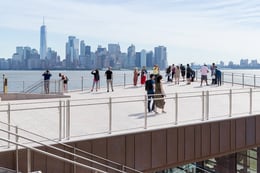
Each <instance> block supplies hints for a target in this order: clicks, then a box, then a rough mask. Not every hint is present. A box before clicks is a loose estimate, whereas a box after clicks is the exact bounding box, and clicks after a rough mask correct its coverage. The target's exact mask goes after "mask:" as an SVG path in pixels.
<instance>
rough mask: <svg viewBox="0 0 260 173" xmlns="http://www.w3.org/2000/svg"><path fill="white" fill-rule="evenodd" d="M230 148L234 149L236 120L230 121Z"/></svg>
mask: <svg viewBox="0 0 260 173" xmlns="http://www.w3.org/2000/svg"><path fill="white" fill-rule="evenodd" d="M230 139H231V140H230V148H231V150H234V149H236V120H231V121H230Z"/></svg>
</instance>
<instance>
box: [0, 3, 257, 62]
mask: <svg viewBox="0 0 260 173" xmlns="http://www.w3.org/2000/svg"><path fill="white" fill-rule="evenodd" d="M28 4H30V5H28ZM0 8H1V16H0V19H1V21H2V22H1V23H0V31H1V32H0V36H1V38H2V39H1V43H0V46H1V48H2V49H1V50H0V57H1V58H11V57H12V54H13V53H14V52H15V48H16V46H30V47H35V48H36V49H38V50H40V34H39V26H41V25H42V18H43V16H44V17H45V25H46V26H47V35H48V36H47V46H48V47H51V48H52V49H54V50H56V51H57V52H58V54H59V55H60V56H61V58H62V59H64V58H65V43H66V41H67V38H68V36H69V35H75V36H76V37H78V38H81V39H82V40H85V42H86V44H88V45H91V46H92V47H93V49H95V48H96V47H98V45H107V44H108V43H119V44H120V45H121V50H122V51H126V50H127V47H128V46H129V45H130V44H134V45H135V46H136V49H137V51H140V50H141V49H146V50H150V48H152V47H154V46H159V45H165V46H166V47H167V53H168V55H167V57H168V62H169V64H171V63H176V64H177V63H190V62H195V63H204V62H206V63H210V62H219V61H220V60H223V61H224V62H225V63H228V61H234V62H235V63H238V62H239V61H240V59H245V58H248V59H257V60H258V61H259V59H260V49H259V48H258V46H259V45H260V40H259V38H260V12H259V11H260V9H259V8H260V2H259V1H257V0H251V1H245V0H229V1H225V0H215V1H206V0H197V1H192V0H162V1H157V0H149V1H148V0H142V1H138V0H131V1H130V0H124V1H123V0H108V1H101V0H95V1H92V0H86V1H83V0H76V1H73V0H57V1H50V0H44V1H43V0H38V1H31V0H24V1H18V0H13V1H3V2H1V6H0Z"/></svg>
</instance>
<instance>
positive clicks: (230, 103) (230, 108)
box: [229, 89, 232, 117]
mask: <svg viewBox="0 0 260 173" xmlns="http://www.w3.org/2000/svg"><path fill="white" fill-rule="evenodd" d="M231 116H232V90H231V89H230V90H229V117H231Z"/></svg>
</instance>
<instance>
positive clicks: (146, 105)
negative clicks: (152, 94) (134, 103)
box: [144, 95, 148, 129]
mask: <svg viewBox="0 0 260 173" xmlns="http://www.w3.org/2000/svg"><path fill="white" fill-rule="evenodd" d="M147 109H148V101H147V95H145V96H144V129H147Z"/></svg>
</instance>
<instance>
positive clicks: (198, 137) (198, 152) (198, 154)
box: [195, 125, 202, 158]
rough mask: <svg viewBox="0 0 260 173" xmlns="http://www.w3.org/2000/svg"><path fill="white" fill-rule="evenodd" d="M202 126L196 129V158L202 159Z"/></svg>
mask: <svg viewBox="0 0 260 173" xmlns="http://www.w3.org/2000/svg"><path fill="white" fill-rule="evenodd" d="M201 139H202V138H201V126H200V125H197V126H196V127H195V157H196V158H199V157H201V143H202V141H201Z"/></svg>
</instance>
